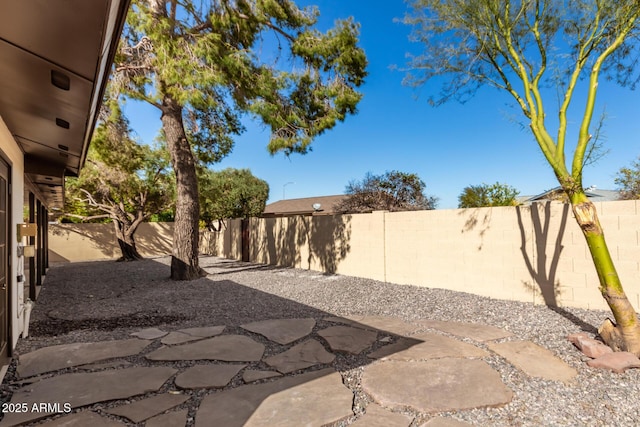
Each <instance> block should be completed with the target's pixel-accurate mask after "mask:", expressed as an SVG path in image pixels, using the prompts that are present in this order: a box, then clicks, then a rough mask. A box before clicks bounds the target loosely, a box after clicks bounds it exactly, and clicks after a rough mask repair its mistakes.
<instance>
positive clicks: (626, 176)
mask: <svg viewBox="0 0 640 427" xmlns="http://www.w3.org/2000/svg"><path fill="white" fill-rule="evenodd" d="M615 183H616V184H617V185H618V189H619V190H620V199H622V200H634V199H635V200H637V199H640V157H639V158H638V159H636V160H634V161H633V162H632V163H631V166H630V167H624V168H621V169H620V170H619V171H618V173H617V174H616V178H615Z"/></svg>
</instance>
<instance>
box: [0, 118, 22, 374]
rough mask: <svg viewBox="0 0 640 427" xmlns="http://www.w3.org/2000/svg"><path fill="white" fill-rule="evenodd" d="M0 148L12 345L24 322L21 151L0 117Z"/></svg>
mask: <svg viewBox="0 0 640 427" xmlns="http://www.w3.org/2000/svg"><path fill="white" fill-rule="evenodd" d="M0 151H2V154H3V155H4V157H5V158H6V159H7V160H8V161H9V164H10V166H11V212H10V215H11V223H10V224H9V234H10V236H9V239H8V244H9V245H11V247H10V250H11V271H9V272H7V277H8V285H9V304H10V305H11V318H10V319H9V322H10V327H11V341H12V342H11V346H12V348H13V347H15V345H16V343H17V341H18V337H19V336H20V334H21V333H22V331H23V328H24V322H23V321H22V315H23V312H24V292H23V290H22V284H18V281H17V275H18V266H19V265H20V264H19V262H18V261H22V260H21V259H20V260H19V258H18V256H17V255H16V254H17V245H18V241H17V239H16V235H15V233H16V224H18V223H21V222H23V221H22V215H23V211H22V210H23V207H24V200H23V197H24V156H23V154H22V150H20V147H18V145H17V144H16V142H15V140H14V139H13V136H12V135H11V132H9V129H7V126H6V125H5V123H4V121H3V120H2V117H0ZM0 377H1V376H0Z"/></svg>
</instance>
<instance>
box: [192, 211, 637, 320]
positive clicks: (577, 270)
mask: <svg viewBox="0 0 640 427" xmlns="http://www.w3.org/2000/svg"><path fill="white" fill-rule="evenodd" d="M596 207H597V209H598V214H599V215H600V219H601V222H602V224H603V227H604V230H605V236H606V237H607V241H608V244H609V249H610V251H611V254H612V256H613V258H614V261H615V263H616V266H617V268H618V272H619V274H620V276H621V279H622V282H623V285H624V286H625V290H626V292H627V295H628V297H629V299H630V300H631V303H632V304H633V305H634V307H635V308H636V310H639V309H640V300H639V299H640V280H638V278H639V276H640V274H639V273H640V265H639V261H640V243H639V241H640V201H618V202H603V203H596ZM240 234H241V233H240V221H239V220H232V221H227V227H226V228H225V229H224V230H223V231H222V232H219V233H215V232H213V233H212V232H205V233H203V242H206V245H203V247H202V250H203V251H204V252H206V253H210V254H214V255H218V256H224V257H227V258H233V259H240V258H241V236H240ZM250 239H251V249H250V259H251V260H252V261H255V262H262V263H268V264H276V265H282V266H292V267H299V268H305V269H311V270H317V271H324V272H335V273H339V274H346V275H351V276H359V277H367V278H371V279H376V280H382V281H388V282H392V283H399V284H412V285H417V286H426V287H434V288H445V289H451V290H456V291H463V292H470V293H474V294H479V295H484V296H489V297H494V298H500V299H510V300H518V301H527V302H533V303H536V304H544V303H550V304H557V305H560V306H574V307H583V308H599V309H606V308H607V307H606V304H605V302H604V300H603V299H602V297H601V295H600V293H599V291H598V278H597V276H596V273H595V269H594V267H593V263H592V261H591V259H590V256H589V252H588V249H587V246H586V243H585V241H584V237H583V236H582V232H581V231H580V229H579V227H578V226H577V224H576V223H575V219H574V218H573V213H572V212H571V209H570V207H569V206H568V205H564V204H560V203H545V204H539V203H538V204H534V205H533V207H503V208H479V209H458V210H434V211H417V212H393V213H389V212H374V213H371V214H357V215H343V216H339V215H336V216H306V217H304V216H295V217H288V218H267V219H265V218H259V219H256V218H254V219H251V222H250Z"/></svg>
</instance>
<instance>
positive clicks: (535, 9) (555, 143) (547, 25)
mask: <svg viewBox="0 0 640 427" xmlns="http://www.w3.org/2000/svg"><path fill="white" fill-rule="evenodd" d="M412 5H413V12H412V13H411V14H410V15H409V16H408V17H407V18H406V20H405V21H406V23H408V24H411V25H413V26H414V32H413V36H414V37H415V40H417V41H419V42H421V43H422V44H424V51H423V53H422V54H421V55H419V56H416V57H414V58H413V60H412V64H411V66H412V68H413V69H415V72H414V73H412V74H411V75H410V76H409V77H408V82H409V83H410V84H413V85H422V84H424V83H425V82H426V81H428V80H430V79H432V78H434V77H441V76H445V77H447V79H446V83H445V84H444V86H443V87H442V91H441V92H440V94H439V95H438V96H435V97H433V98H432V99H431V101H432V102H433V103H435V104H440V103H442V102H445V101H447V100H449V99H458V100H464V99H466V98H467V97H468V96H470V95H472V94H473V93H475V91H476V89H477V88H478V87H480V86H482V85H489V86H493V87H495V88H498V89H500V90H502V91H504V92H506V93H508V94H509V95H511V97H513V99H514V100H515V102H516V104H517V105H518V106H519V107H520V109H521V110H522V114H523V115H524V117H525V118H526V122H527V124H528V127H529V129H530V130H531V132H532V134H533V136H534V138H535V140H536V142H537V143H538V145H539V147H540V149H541V150H542V153H543V154H544V157H545V158H546V160H547V161H548V163H549V165H550V166H551V168H552V169H553V172H554V174H555V176H556V178H557V180H558V182H559V183H560V186H561V187H562V189H563V191H564V192H565V193H566V194H567V197H568V198H569V200H570V202H571V205H572V209H573V213H574V215H575V218H576V220H577V222H578V224H579V225H580V228H581V229H582V232H583V234H584V237H585V239H586V241H587V245H588V247H589V250H590V252H591V256H592V258H593V262H594V264H595V268H596V271H597V274H598V278H599V281H600V291H601V293H602V296H603V297H604V299H605V300H606V302H607V304H608V305H609V307H610V308H611V311H612V312H613V315H614V317H615V322H616V323H617V324H614V323H613V322H611V321H610V320H609V319H607V321H606V322H605V324H603V325H602V327H601V328H600V334H601V336H602V337H603V339H604V340H605V341H606V342H607V343H608V344H609V345H610V346H611V347H613V348H614V349H616V350H628V351H631V352H633V353H635V354H638V355H640V326H639V323H638V317H637V315H636V312H635V310H634V309H633V306H632V305H631V303H630V302H629V300H628V298H627V296H626V295H625V292H624V290H623V288H622V283H621V282H620V278H619V276H618V273H617V272H616V269H615V266H614V263H613V261H612V259H611V255H610V253H609V250H608V248H607V244H606V242H605V237H604V233H603V230H602V227H601V225H600V221H599V220H598V217H597V215H596V210H595V207H594V205H593V203H591V202H590V201H589V199H588V198H587V196H586V195H585V192H584V189H583V184H582V172H583V168H584V166H585V163H586V162H587V161H588V160H589V154H590V150H592V149H593V148H594V141H597V138H594V134H595V133H597V129H598V126H597V125H596V126H595V127H594V124H593V123H592V121H593V114H594V108H595V105H596V95H597V93H598V82H599V81H600V80H601V78H602V77H603V75H607V76H609V77H612V78H615V79H617V80H618V81H619V82H620V83H622V84H633V83H635V81H633V78H632V77H631V76H632V75H633V66H634V65H635V63H636V61H637V58H638V46H639V45H638V44H637V40H638V36H639V35H640V26H639V23H638V15H640V7H638V2H637V0H588V1H587V0H569V1H555V0H520V1H509V0H412ZM547 85H548V86H552V87H553V88H554V89H555V90H545V88H546V87H547ZM578 92H580V98H579V99H576V98H578V97H577V96H576V95H577V93H578ZM582 96H584V100H583V99H582ZM555 105H557V106H558V107H557V109H553V110H550V109H551V108H552V107H553V106H555ZM570 107H571V108H572V112H573V111H577V114H579V115H580V116H581V118H580V119H578V122H579V123H578V126H577V129H576V131H577V132H576V134H577V140H576V141H575V148H574V149H573V153H571V150H570V148H568V146H567V145H568V144H567V133H568V130H569V127H570V120H569V118H568V111H569V109H570ZM549 111H553V112H554V113H555V114H557V121H556V120H550V119H549ZM572 146H573V144H569V147H572ZM567 151H569V154H570V156H569V157H568V158H567V154H566V152H567Z"/></svg>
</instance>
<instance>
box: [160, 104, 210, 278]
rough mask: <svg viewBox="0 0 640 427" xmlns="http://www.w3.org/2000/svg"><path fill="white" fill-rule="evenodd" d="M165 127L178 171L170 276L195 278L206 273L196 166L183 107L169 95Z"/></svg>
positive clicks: (175, 167) (173, 164) (163, 105)
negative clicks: (200, 250)
mask: <svg viewBox="0 0 640 427" xmlns="http://www.w3.org/2000/svg"><path fill="white" fill-rule="evenodd" d="M161 119H162V129H163V131H164V134H165V137H166V139H167V146H168V148H169V153H170V155H171V164H172V166H173V170H174V172H175V174H176V192H177V197H176V217H175V228H174V232H173V251H172V257H171V278H172V279H174V280H193V279H197V278H199V277H202V276H204V275H206V273H205V272H204V270H202V269H201V268H200V266H199V265H198V228H199V218H200V202H199V199H198V180H197V176H196V165H195V161H194V158H193V153H192V152H191V145H190V144H189V141H188V140H187V135H186V133H185V131H184V125H183V123H182V107H181V106H180V105H178V103H176V102H175V101H174V100H173V99H172V98H171V97H170V96H168V95H165V97H164V99H163V101H162V118H161Z"/></svg>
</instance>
